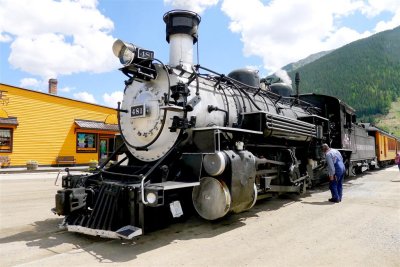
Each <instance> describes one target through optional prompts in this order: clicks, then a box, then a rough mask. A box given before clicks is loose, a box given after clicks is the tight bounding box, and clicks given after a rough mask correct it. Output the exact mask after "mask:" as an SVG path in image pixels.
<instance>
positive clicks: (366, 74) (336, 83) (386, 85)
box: [288, 27, 400, 122]
mask: <svg viewBox="0 0 400 267" xmlns="http://www.w3.org/2000/svg"><path fill="white" fill-rule="evenodd" d="M296 72H299V73H300V79H301V82H300V92H301V93H308V92H315V93H321V94H327V95H331V96H335V97H338V98H340V99H342V100H343V101H345V102H346V103H348V104H349V105H351V106H353V107H354V108H355V109H356V110H357V115H358V117H359V118H360V119H361V120H364V121H369V122H374V118H376V116H377V115H379V114H387V113H388V111H389V109H390V105H391V103H392V102H394V101H396V99H397V98H398V97H399V96H400V27H396V28H394V29H393V30H388V31H384V32H380V33H377V34H375V35H372V36H370V37H368V38H365V39H361V40H358V41H355V42H352V43H350V44H348V45H345V46H343V47H341V48H339V49H336V50H334V51H332V52H331V53H329V54H327V55H325V56H323V57H321V58H319V59H317V60H315V61H313V62H311V63H309V64H307V65H304V66H302V67H300V68H298V69H296ZM288 74H289V76H290V77H291V79H292V80H294V76H295V71H290V72H289V73H288Z"/></svg>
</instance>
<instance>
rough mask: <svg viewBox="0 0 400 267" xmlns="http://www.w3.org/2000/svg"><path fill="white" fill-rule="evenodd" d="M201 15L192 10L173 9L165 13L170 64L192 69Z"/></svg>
mask: <svg viewBox="0 0 400 267" xmlns="http://www.w3.org/2000/svg"><path fill="white" fill-rule="evenodd" d="M200 21H201V18H200V16H199V15H198V14H197V13H195V12H192V11H187V10H172V11H170V12H167V13H165V15H164V22H165V25H166V39H167V42H168V43H169V44H170V48H169V65H171V66H173V67H177V66H181V67H183V68H184V69H185V70H187V71H189V70H190V71H191V68H192V65H193V45H194V44H195V43H196V42H197V38H198V35H197V29H198V26H199V24H200Z"/></svg>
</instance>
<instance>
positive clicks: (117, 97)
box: [103, 91, 124, 108]
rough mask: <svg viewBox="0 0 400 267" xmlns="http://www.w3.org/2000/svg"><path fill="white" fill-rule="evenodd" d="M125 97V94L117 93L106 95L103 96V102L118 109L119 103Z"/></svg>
mask: <svg viewBox="0 0 400 267" xmlns="http://www.w3.org/2000/svg"><path fill="white" fill-rule="evenodd" d="M123 97H124V94H123V92H121V91H115V92H112V93H111V94H108V93H105V94H104V95H103V100H104V103H105V104H106V106H109V107H113V108H116V107H117V103H118V102H122V98H123Z"/></svg>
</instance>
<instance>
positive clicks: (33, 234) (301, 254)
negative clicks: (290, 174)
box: [0, 166, 400, 267]
mask: <svg viewBox="0 0 400 267" xmlns="http://www.w3.org/2000/svg"><path fill="white" fill-rule="evenodd" d="M55 176H56V173H34V174H0V266H15V265H24V266H94V265H97V266H99V265H101V264H104V266H115V265H116V266H121V265H127V266H380V267H381V266H400V173H399V170H398V169H397V166H395V167H391V168H387V169H383V170H377V171H374V172H370V173H367V174H364V175H362V176H358V177H356V178H352V179H349V180H346V182H345V184H344V199H343V201H342V202H341V203H338V204H333V203H330V202H328V201H327V199H328V198H329V197H330V193H329V190H328V189H327V187H326V186H321V187H319V188H317V189H314V190H313V191H311V192H309V193H308V194H307V195H305V196H304V197H303V196H302V197H299V196H294V195H292V196H288V197H286V198H273V199H266V200H261V201H259V202H258V203H257V204H256V206H255V207H254V208H253V209H252V210H250V211H248V212H244V213H241V214H235V215H231V216H229V217H227V218H225V219H223V220H220V221H218V222H206V221H204V220H202V219H200V218H199V217H197V216H193V217H192V218H190V219H189V220H188V221H186V222H185V223H179V224H174V225H171V226H170V227H168V228H166V229H164V230H160V231H157V232H153V233H150V234H147V235H145V236H141V237H138V238H136V239H134V240H133V241H121V240H107V239H101V238H95V237H88V236H84V235H81V234H75V233H69V232H65V231H63V230H59V229H58V228H57V224H59V223H60V222H61V220H62V218H61V217H58V216H55V215H53V214H52V213H51V212H50V209H51V208H52V207H53V206H54V194H55V193H56V190H57V189H58V188H59V187H57V186H55V185H54V178H55Z"/></svg>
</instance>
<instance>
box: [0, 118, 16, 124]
mask: <svg viewBox="0 0 400 267" xmlns="http://www.w3.org/2000/svg"><path fill="white" fill-rule="evenodd" d="M0 124H7V125H18V120H17V118H15V117H8V118H0Z"/></svg>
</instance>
